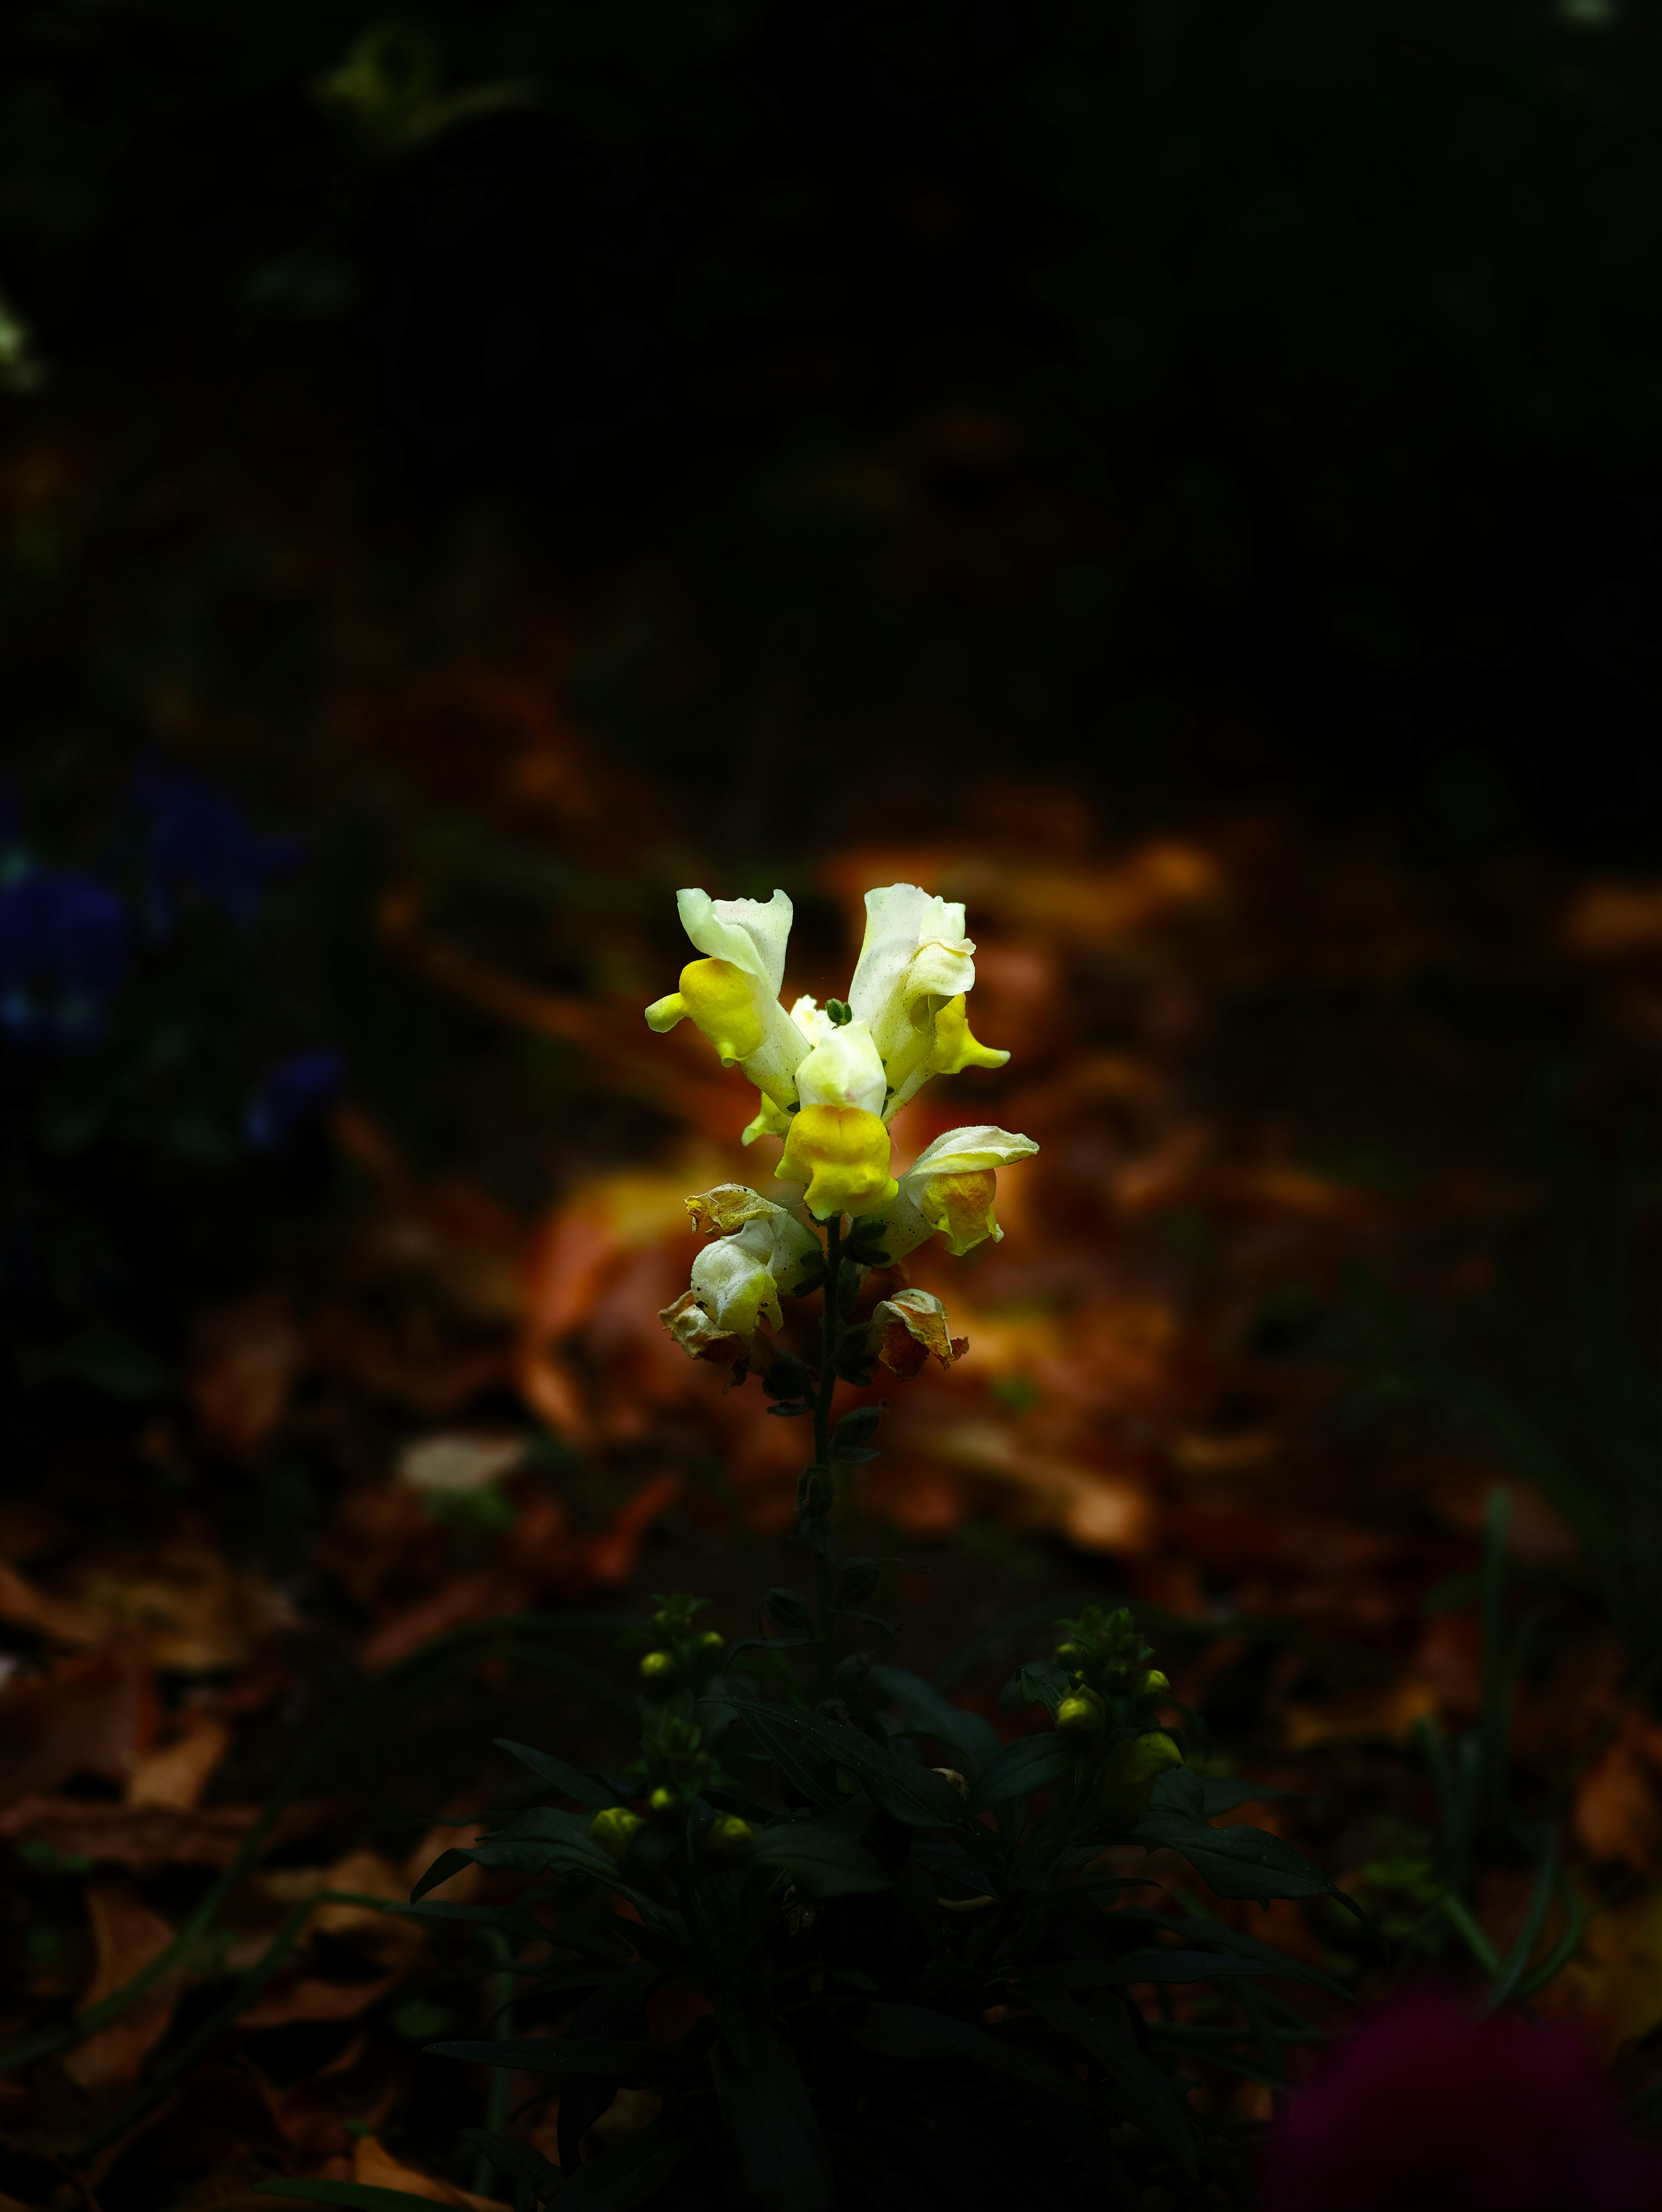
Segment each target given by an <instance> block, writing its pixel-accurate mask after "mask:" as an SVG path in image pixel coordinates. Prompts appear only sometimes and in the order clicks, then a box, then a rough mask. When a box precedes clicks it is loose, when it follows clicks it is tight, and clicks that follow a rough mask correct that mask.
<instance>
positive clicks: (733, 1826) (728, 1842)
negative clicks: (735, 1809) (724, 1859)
mask: <svg viewBox="0 0 1662 2212" xmlns="http://www.w3.org/2000/svg"><path fill="white" fill-rule="evenodd" d="M755 1840H756V1831H755V1829H754V1828H752V1826H751V1824H750V1822H749V1821H748V1820H740V1817H739V1815H738V1814H736V1813H724V1814H722V1815H721V1819H720V1820H712V1821H711V1822H710V1824H709V1827H707V1828H706V1829H705V1831H704V1838H703V1841H704V1849H705V1850H707V1851H720V1852H722V1853H727V1852H731V1851H742V1850H744V1849H745V1848H746V1845H747V1844H752V1843H754V1842H755Z"/></svg>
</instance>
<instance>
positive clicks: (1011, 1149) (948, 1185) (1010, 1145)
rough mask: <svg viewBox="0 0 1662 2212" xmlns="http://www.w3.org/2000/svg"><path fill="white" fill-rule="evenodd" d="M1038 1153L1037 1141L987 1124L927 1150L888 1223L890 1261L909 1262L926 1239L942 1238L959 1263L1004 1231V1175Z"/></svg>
mask: <svg viewBox="0 0 1662 2212" xmlns="http://www.w3.org/2000/svg"><path fill="white" fill-rule="evenodd" d="M1037 1151H1038V1146H1037V1145H1036V1144H1035V1143H1034V1142H1033V1140H1032V1138H1031V1137H1020V1136H1014V1135H1012V1133H1010V1131H1009V1130H1008V1129H997V1128H995V1127H993V1126H992V1125H991V1123H989V1122H985V1121H983V1122H981V1123H979V1124H977V1126H976V1127H973V1128H968V1129H948V1130H947V1133H946V1134H945V1136H942V1137H937V1138H936V1139H935V1140H934V1143H933V1144H932V1145H926V1146H924V1147H923V1150H922V1152H920V1153H919V1154H918V1156H917V1158H916V1159H915V1160H914V1161H913V1162H912V1164H911V1165H910V1167H909V1168H908V1169H907V1170H906V1172H905V1174H904V1176H901V1177H900V1181H899V1187H898V1197H897V1202H896V1204H895V1205H894V1206H892V1208H891V1209H890V1211H889V1213H888V1215H887V1217H886V1220H885V1222H884V1227H883V1249H884V1252H885V1254H886V1255H887V1257H888V1258H889V1259H890V1260H901V1259H904V1257H905V1255H906V1254H907V1253H908V1252H911V1251H915V1250H916V1248H917V1247H918V1246H919V1245H920V1244H922V1243H923V1242H924V1241H925V1239H926V1238H928V1237H934V1236H936V1235H940V1236H941V1237H945V1238H946V1240H947V1250H948V1251H949V1252H950V1253H951V1254H952V1255H953V1258H954V1259H955V1260H961V1259H962V1258H963V1256H964V1255H965V1253H966V1252H970V1251H973V1250H974V1249H975V1247H976V1246H977V1244H981V1243H985V1242H986V1240H987V1239H988V1238H989V1237H990V1238H991V1239H992V1241H993V1243H995V1244H996V1243H1001V1241H1002V1239H1003V1236H1004V1231H1002V1230H1001V1228H1000V1227H999V1225H998V1223H997V1221H996V1219H995V1218H994V1214H993V1201H994V1200H995V1197H996V1195H997V1190H998V1170H999V1169H1000V1168H1001V1167H1008V1166H1009V1165H1010V1164H1011V1163H1012V1162H1013V1161H1014V1160H1022V1159H1026V1158H1030V1157H1031V1156H1032V1154H1033V1153H1034V1152H1037Z"/></svg>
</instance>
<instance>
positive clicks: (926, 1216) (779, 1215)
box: [646, 884, 1038, 1371]
mask: <svg viewBox="0 0 1662 2212" xmlns="http://www.w3.org/2000/svg"><path fill="white" fill-rule="evenodd" d="M677 901H678V904H679V909H680V915H681V921H682V923H683V926H684V927H685V930H686V933H687V935H688V937H689V938H690V939H691V941H692V943H693V945H694V946H695V947H696V948H697V951H698V953H699V955H700V957H699V958H697V959H696V960H692V961H690V962H689V963H687V965H686V966H685V968H684V969H682V970H681V976H680V983H679V988H678V989H676V990H675V991H673V992H672V993H670V994H669V995H668V996H667V997H666V998H662V999H659V1000H656V1001H655V1002H654V1004H653V1005H652V1006H648V1008H647V1010H646V1018H647V1020H648V1024H650V1025H651V1027H652V1028H653V1029H654V1030H659V1031H662V1030H671V1029H673V1028H674V1027H675V1026H676V1024H678V1023H679V1022H682V1021H691V1022H692V1023H693V1024H695V1025H696V1026H697V1028H698V1029H699V1030H701V1031H702V1032H703V1035H704V1036H706V1037H708V1038H709V1041H710V1042H711V1043H712V1044H713V1045H714V1046H715V1049H716V1052H717V1054H719V1055H720V1058H721V1063H722V1065H723V1066H728V1067H732V1066H738V1067H740V1068H741V1069H742V1070H743V1071H744V1073H745V1074H746V1075H747V1076H748V1077H749V1078H750V1079H751V1081H752V1083H753V1084H754V1085H756V1087H757V1090H758V1092H759V1094H760V1103H759V1106H758V1111H757V1113H756V1115H755V1116H754V1118H753V1119H752V1121H751V1122H750V1124H749V1126H748V1127H746V1130H745V1132H744V1140H745V1142H746V1144H747V1145H748V1144H751V1143H752V1142H754V1140H755V1139H757V1138H758V1137H759V1136H764V1135H770V1136H778V1137H782V1138H783V1139H784V1140H785V1141H784V1152H783V1154H782V1158H780V1161H779V1164H778V1166H777V1168H776V1170H775V1173H776V1177H777V1179H778V1180H779V1181H780V1182H785V1183H800V1184H801V1185H802V1186H803V1194H802V1198H801V1201H800V1206H801V1212H800V1213H799V1212H797V1211H794V1210H793V1209H792V1208H791V1207H788V1206H778V1205H775V1204H774V1203H773V1202H772V1201H771V1200H768V1199H765V1198H764V1197H762V1196H761V1194H759V1193H758V1192H756V1191H753V1190H751V1189H749V1188H747V1187H746V1186H745V1185H743V1184H740V1183H723V1184H721V1185H718V1186H717V1188H715V1190H712V1191H709V1192H706V1193H703V1194H700V1195H699V1196H698V1197H696V1198H691V1199H689V1200H687V1205H688V1208H689V1210H690V1211H691V1213H692V1216H693V1221H694V1225H695V1227H697V1228H698V1229H701V1230H703V1231H705V1232H706V1233H713V1234H714V1235H715V1237H717V1239H718V1240H719V1241H718V1242H716V1243H713V1244H711V1245H710V1246H709V1247H707V1248H706V1249H705V1250H704V1251H703V1252H702V1253H700V1255H698V1258H697V1261H695V1262H694V1265H693V1270H692V1285H691V1289H690V1290H689V1291H687V1292H685V1294H684V1296H683V1297H681V1298H680V1299H679V1300H678V1301H677V1302H676V1304H674V1305H673V1306H672V1307H670V1308H669V1309H668V1310H667V1312H666V1313H665V1316H664V1322H665V1326H666V1327H667V1328H668V1329H669V1331H670V1333H671V1334H672V1335H673V1336H674V1337H675V1339H676V1340H677V1341H678V1342H679V1344H680V1345H681V1346H682V1347H683V1349H684V1350H685V1351H686V1352H687V1353H688V1354H689V1355H690V1356H691V1358H708V1359H712V1360H714V1361H715V1363H716V1364H725V1365H727V1366H729V1367H731V1366H733V1365H734V1362H735V1360H736V1359H739V1358H744V1357H746V1356H748V1354H749V1353H750V1352H751V1350H752V1347H753V1346H754V1342H755V1339H756V1335H757V1332H758V1328H759V1326H760V1323H761V1322H763V1321H764V1320H765V1321H766V1322H768V1323H769V1324H770V1326H771V1327H772V1328H778V1327H779V1326H780V1322H781V1315H780V1310H779V1297H780V1295H781V1293H784V1294H785V1295H786V1296H792V1295H795V1294H798V1293H800V1292H801V1291H807V1290H812V1289H813V1288H814V1287H816V1286H817V1285H818V1283H819V1279H820V1274H821V1272H822V1259H821V1254H820V1250H819V1238H818V1237H816V1236H815V1235H814V1233H813V1231H812V1230H811V1229H810V1228H809V1227H808V1225H807V1220H806V1219H804V1218H802V1216H803V1215H806V1216H807V1217H809V1218H811V1219H812V1220H813V1221H814V1222H816V1223H819V1224H834V1225H840V1224H841V1223H842V1221H843V1218H844V1217H847V1218H849V1219H850V1220H852V1221H853V1222H854V1224H855V1246H856V1249H855V1250H854V1251H853V1252H852V1253H851V1255H850V1256H852V1257H854V1258H855V1259H856V1260H857V1261H858V1262H859V1263H860V1264H861V1265H870V1264H874V1263H880V1264H883V1265H886V1266H891V1265H893V1264H895V1263H896V1262H898V1261H902V1260H904V1258H905V1256H906V1255H907V1254H908V1253H910V1252H912V1251H915V1250H916V1249H917V1247H918V1246H919V1245H921V1244H922V1243H925V1242H926V1241H927V1240H928V1238H930V1237H935V1236H940V1237H943V1238H944V1239H945V1240H946V1243H947V1249H948V1250H949V1251H950V1252H952V1253H953V1255H956V1256H961V1255H963V1254H964V1253H966V1252H969V1251H971V1250H972V1249H974V1247H975V1246H976V1245H977V1244H980V1243H984V1242H985V1241H986V1240H988V1239H989V1238H991V1239H994V1240H996V1239H998V1238H1000V1237H1002V1235H1003V1233H1004V1232H1003V1231H1002V1230H1001V1228H1000V1227H999V1225H998V1221H997V1218H996V1215H995V1212H994V1203H995V1195H996V1188H997V1170H998V1169H999V1168H1000V1167H1002V1166H1008V1164H1010V1163H1012V1162H1013V1161H1015V1160H1018V1159H1021V1158H1026V1157H1027V1156H1028V1155H1029V1154H1031V1153H1033V1152H1037V1151H1038V1146H1037V1145H1036V1144H1034V1143H1033V1141H1032V1139H1031V1138H1030V1137H1024V1136H1017V1135H1013V1134H1012V1133H1010V1132H1009V1131H1008V1130H1005V1129H1000V1128H995V1127H991V1126H990V1125H989V1124H984V1123H983V1124H978V1125H977V1126H974V1127H965V1128H960V1129H952V1130H948V1131H947V1133H946V1134H945V1135H943V1136H940V1137H937V1138H936V1139H934V1142H933V1143H932V1144H930V1145H928V1146H926V1147H925V1148H924V1150H923V1152H922V1153H920V1154H919V1156H918V1158H916V1160H914V1161H913V1162H912V1164H911V1165H910V1167H909V1168H907V1169H905V1170H904V1172H902V1173H901V1174H899V1175H897V1174H896V1173H895V1172H894V1170H893V1163H892V1157H891V1152H892V1147H891V1144H890V1136H889V1125H890V1123H891V1121H892V1120H893V1117H894V1115H896V1114H897V1113H898V1111H899V1109H901V1108H902V1107H903V1106H904V1105H907V1104H908V1103H910V1101H911V1100H912V1099H913V1098H915V1097H916V1096H917V1094H918V1092H919V1091H921V1090H922V1087H923V1085H925V1084H926V1083H927V1082H928V1080H929V1079H930V1078H931V1077H932V1076H935V1075H953V1074H957V1073H959V1071H960V1070H961V1069H964V1068H966V1067H989V1068H990V1067H1001V1066H1003V1065H1004V1063H1005V1062H1006V1061H1007V1060H1008V1058H1009V1054H1008V1053H1007V1052H1000V1051H995V1050H994V1049H992V1048H990V1047H989V1046H986V1045H983V1044H982V1043H980V1042H978V1040H977V1038H976V1037H975V1036H974V1035H973V1034H972V1032H971V1029H970V1025H969V1020H968V1017H967V1014H966V1012H965V1007H966V1003H967V1000H968V995H969V993H970V992H971V989H972V988H973V987H974V985H975V959H974V954H975V949H976V948H975V946H974V945H973V943H972V942H971V940H970V939H969V938H967V937H966V936H965V933H964V908H963V907H962V906H961V905H959V904H955V903H953V902H949V901H947V900H946V899H942V898H938V897H936V896H934V895H933V894H931V893H930V892H928V891H924V890H920V889H919V888H918V886H917V885H916V884H887V885H886V886H885V887H884V888H882V889H881V890H870V891H868V892H867V894H866V935H865V941H864V943H863V945H861V951H860V957H859V960H858V961H857V962H856V963H855V971H854V978H853V981H851V982H850V984H849V995H848V997H847V999H846V1000H840V999H831V1000H827V1002H826V1003H825V1006H819V1003H818V1002H817V1001H816V1000H813V999H811V998H799V999H798V1000H796V1001H795V1002H794V1005H793V1006H791V1007H790V1009H789V1011H788V1012H787V1010H786V1008H785V1006H783V1005H782V1002H781V999H780V995H779V994H780V988H781V986H782V981H783V979H784V971H785V949H786V945H787V941H788V938H789V934H790V926H791V919H792V908H791V902H790V900H789V899H788V897H787V896H786V895H785V893H784V892H783V891H782V890H776V891H775V893H774V894H773V896H772V898H771V899H770V900H768V901H766V902H763V901H761V900H759V899H712V898H711V897H710V896H709V894H708V893H707V892H705V891H702V890H683V891H680V892H679V893H678V894H677ZM873 1330H874V1338H873V1345H872V1350H873V1354H874V1356H875V1357H882V1358H887V1356H888V1354H887V1352H886V1350H885V1349H884V1346H886V1345H889V1346H892V1349H893V1350H894V1351H895V1352H896V1353H897V1355H898V1362H899V1363H900V1364H901V1370H902V1371H911V1370H912V1369H913V1368H915V1367H916V1364H920V1363H921V1361H922V1358H924V1356H925V1355H926V1354H927V1353H930V1352H932V1353H934V1356H935V1357H936V1358H940V1359H941V1361H942V1364H947V1362H948V1361H949V1360H950V1359H951V1358H954V1357H956V1356H957V1353H956V1351H955V1349H954V1346H955V1345H956V1346H961V1342H962V1340H954V1339H953V1338H951V1337H950V1336H949V1335H948V1334H947V1328H946V1316H945V1314H944V1312H943V1311H942V1310H941V1304H940V1301H939V1300H938V1299H936V1298H934V1297H931V1296H930V1295H929V1294H928V1292H926V1291H913V1290H904V1291H902V1292H901V1293H900V1295H899V1297H898V1298H896V1299H894V1300H892V1301H891V1300H886V1301H884V1303H883V1304H882V1305H880V1307H879V1308H878V1310H877V1314H876V1315H875V1316H874V1320H873ZM914 1354H915V1356H914ZM890 1364H897V1363H896V1362H895V1361H891V1362H890Z"/></svg>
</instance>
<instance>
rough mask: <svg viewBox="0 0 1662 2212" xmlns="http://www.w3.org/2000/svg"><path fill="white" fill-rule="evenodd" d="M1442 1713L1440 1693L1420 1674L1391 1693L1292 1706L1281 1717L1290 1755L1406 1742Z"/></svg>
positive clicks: (1368, 1693)
mask: <svg viewBox="0 0 1662 2212" xmlns="http://www.w3.org/2000/svg"><path fill="white" fill-rule="evenodd" d="M1436 1711H1437V1692H1436V1691H1435V1689H1434V1687H1433V1686H1432V1685H1431V1684H1430V1683H1429V1682H1426V1681H1422V1680H1421V1679H1420V1678H1419V1677H1418V1676H1417V1675H1414V1674H1409V1675H1405V1676H1404V1677H1403V1680H1401V1681H1399V1682H1393V1683H1392V1684H1391V1686H1390V1687H1389V1688H1388V1689H1382V1690H1362V1691H1359V1692H1357V1693H1356V1694H1355V1696H1354V1697H1348V1698H1332V1699H1327V1700H1326V1701H1324V1703H1323V1704H1321V1705H1288V1707H1287V1708H1286V1711H1285V1712H1284V1714H1283V1716H1282V1730H1283V1738H1282V1740H1283V1741H1284V1742H1285V1743H1286V1745H1287V1747H1288V1750H1289V1751H1314V1750H1315V1749H1317V1748H1318V1746H1321V1745H1324V1744H1330V1743H1406V1742H1407V1741H1409V1736H1410V1735H1412V1734H1413V1730H1414V1724H1415V1722H1416V1721H1421V1720H1429V1719H1430V1718H1431V1717H1433V1716H1434V1714H1435V1712H1436Z"/></svg>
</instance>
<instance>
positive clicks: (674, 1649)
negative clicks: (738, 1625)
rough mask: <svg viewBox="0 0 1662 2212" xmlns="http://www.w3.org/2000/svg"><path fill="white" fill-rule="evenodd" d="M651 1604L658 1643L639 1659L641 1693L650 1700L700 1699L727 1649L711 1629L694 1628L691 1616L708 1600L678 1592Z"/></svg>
mask: <svg viewBox="0 0 1662 2212" xmlns="http://www.w3.org/2000/svg"><path fill="white" fill-rule="evenodd" d="M653 1603H654V1606H656V1607H657V1608H658V1609H657V1611H656V1612H655V1613H654V1614H653V1616H652V1626H653V1627H654V1629H655V1630H656V1631H657V1632H658V1636H659V1638H660V1639H661V1640H660V1642H659V1644H658V1645H657V1646H656V1648H655V1649H654V1650H651V1651H648V1652H646V1653H644V1654H643V1655H642V1659H641V1663H640V1676H641V1688H642V1693H643V1694H644V1695H645V1696H647V1697H648V1698H651V1699H654V1700H656V1699H669V1698H679V1697H680V1696H681V1695H682V1694H683V1693H685V1695H686V1696H687V1697H688V1698H689V1699H691V1698H697V1697H700V1696H702V1695H703V1692H704V1689H705V1688H706V1686H708V1684H709V1679H710V1676H711V1675H712V1674H716V1673H717V1672H719V1670H720V1668H721V1654H722V1652H723V1651H724V1650H726V1649H727V1639H726V1638H725V1637H723V1636H722V1635H721V1634H720V1633H719V1632H717V1631H716V1630H715V1629H713V1628H705V1629H701V1628H700V1627H699V1626H698V1625H697V1619H696V1617H695V1616H696V1615H697V1613H700V1612H702V1611H703V1608H704V1607H705V1606H707V1605H708V1604H709V1599H708V1598H702V1597H690V1596H688V1595H687V1594H686V1593H685V1591H680V1590H678V1591H676V1592H674V1593H673V1594H672V1595H670V1596H668V1597H654V1600H653Z"/></svg>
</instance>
